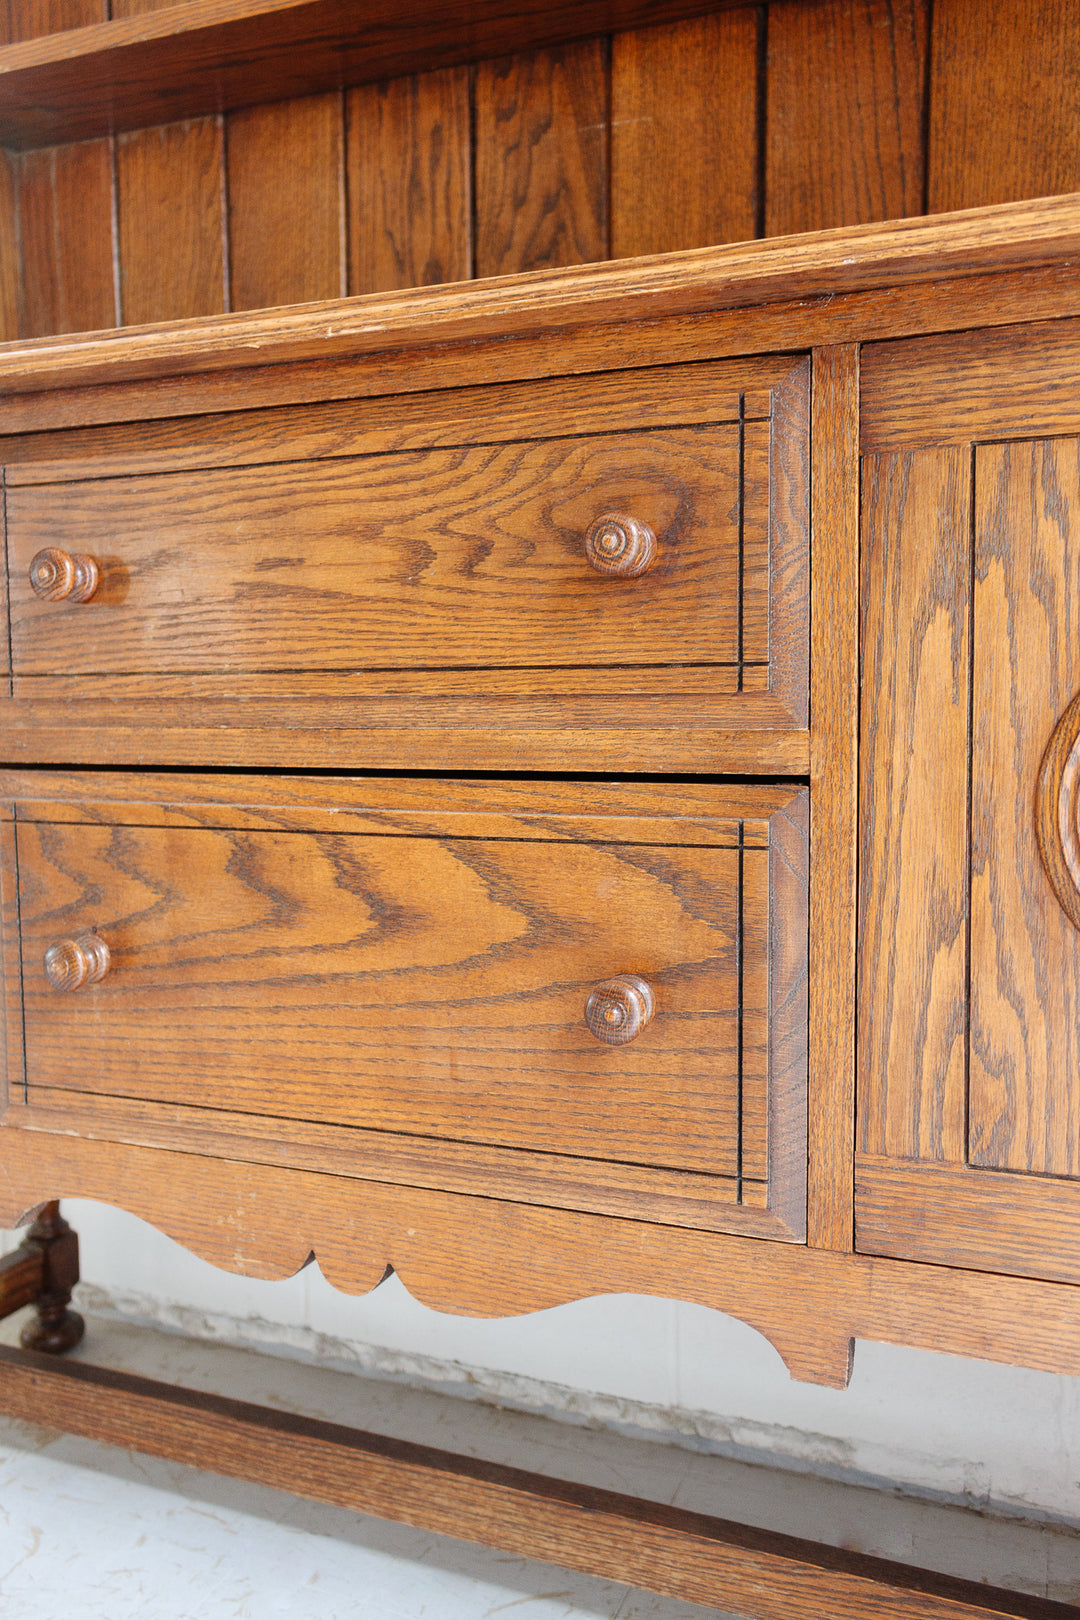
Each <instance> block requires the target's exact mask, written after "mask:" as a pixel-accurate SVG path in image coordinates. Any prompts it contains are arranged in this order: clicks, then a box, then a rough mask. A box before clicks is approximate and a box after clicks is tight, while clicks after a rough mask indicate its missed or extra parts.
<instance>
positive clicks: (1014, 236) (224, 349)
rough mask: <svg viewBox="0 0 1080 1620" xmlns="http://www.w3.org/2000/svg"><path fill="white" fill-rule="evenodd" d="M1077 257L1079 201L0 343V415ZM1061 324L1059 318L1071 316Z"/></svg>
mask: <svg viewBox="0 0 1080 1620" xmlns="http://www.w3.org/2000/svg"><path fill="white" fill-rule="evenodd" d="M1078 256H1080V193H1074V194H1069V195H1067V196H1061V197H1047V198H1043V199H1041V200H1040V201H1037V202H1020V203H998V204H995V205H994V206H993V207H990V208H971V209H967V210H966V211H964V212H963V213H957V214H936V215H930V216H928V217H918V218H914V219H902V220H894V221H889V222H886V223H885V224H881V225H854V226H846V227H844V228H843V229H840V230H832V231H814V232H808V233H806V234H804V235H801V236H787V237H774V238H772V240H770V241H765V242H740V243H736V244H735V245H733V246H729V247H715V248H694V249H691V250H689V251H687V252H685V253H664V254H657V255H655V256H654V257H651V258H642V259H622V260H609V261H607V262H605V263H601V264H591V265H583V266H573V267H570V268H566V269H560V270H537V271H532V272H530V273H528V274H525V275H519V276H498V277H492V278H491V279H489V280H479V281H463V282H456V283H453V284H449V285H444V286H436V287H416V288H411V289H408V290H405V291H402V292H390V293H370V294H366V295H365V296H363V297H358V298H340V299H331V300H328V301H326V302H323V303H313V304H294V305H287V306H285V307H283V308H280V309H262V310H247V311H237V312H236V313H234V314H229V315H209V316H202V317H200V318H199V319H197V320H190V321H163V322H160V323H158V324H156V325H152V326H129V327H122V328H119V329H116V330H111V331H102V332H76V333H73V334H71V335H68V336H57V337H41V338H31V339H26V340H17V341H15V342H10V343H0V394H2V395H3V396H4V399H5V409H6V408H7V407H10V406H11V405H12V404H13V403H14V396H16V395H20V394H34V395H39V396H40V394H41V393H42V392H43V391H46V390H51V389H70V388H75V387H92V386H95V385H97V384H101V383H114V384H115V383H145V382H148V381H150V380H153V379H165V378H179V377H185V376H194V377H202V378H203V379H204V382H205V379H206V377H207V375H208V374H209V373H214V372H225V371H231V372H244V371H246V370H248V369H250V368H252V367H265V366H271V365H276V366H283V365H287V364H293V365H295V364H297V363H300V364H303V363H313V364H322V365H325V364H327V363H328V362H332V361H356V360H358V359H359V358H360V357H362V356H372V357H379V358H381V359H382V360H384V361H388V360H389V358H390V357H391V356H392V355H393V354H394V353H395V352H398V351H401V350H415V349H417V348H418V347H419V346H427V347H429V348H434V347H438V348H439V349H440V350H441V349H443V348H444V347H445V346H447V345H466V344H467V345H475V344H477V343H480V342H487V341H490V340H492V339H495V340H506V339H509V338H519V339H526V338H529V337H531V336H539V335H542V334H551V335H555V334H558V333H560V332H565V331H566V330H568V329H570V328H581V327H589V328H592V329H596V330H599V329H600V328H602V327H604V326H606V325H609V324H612V323H617V322H626V321H635V322H644V321H656V320H662V319H664V318H670V317H680V316H681V317H694V316H701V315H706V314H710V313H718V312H721V311H739V310H744V309H748V308H751V307H757V306H760V305H764V304H775V305H778V306H779V305H782V304H786V306H787V307H789V308H795V309H796V311H797V313H798V316H799V319H800V320H801V322H802V325H803V326H806V323H807V321H808V318H809V316H810V313H811V308H812V303H813V302H814V301H817V300H823V301H825V305H826V308H827V307H828V302H829V301H830V300H834V299H836V298H838V297H840V296H843V295H844V294H847V293H851V292H852V291H853V290H854V289H860V290H861V291H862V292H866V291H867V290H881V291H885V290H891V291H893V292H898V291H899V290H901V289H903V288H917V287H918V286H920V285H923V284H928V283H932V284H933V285H934V286H936V287H939V288H940V287H943V286H944V285H945V284H946V283H948V282H950V281H953V280H955V279H956V278H963V277H974V276H979V275H985V274H986V273H992V272H997V271H1002V270H1034V269H1039V268H1040V267H1045V268H1046V269H1047V270H1048V271H1049V272H1052V273H1054V274H1055V275H1056V276H1057V277H1058V278H1060V279H1062V280H1063V281H1064V282H1065V283H1068V282H1070V281H1072V280H1074V278H1073V275H1072V270H1071V266H1072V264H1073V263H1074V262H1075V261H1076V259H1077V257H1078ZM1064 312H1065V313H1072V309H1071V305H1070V307H1069V308H1068V309H1067V310H1065V311H1064ZM1000 318H1001V319H1008V318H1010V317H1009V316H1008V315H1007V313H1003V314H1001V316H1000ZM1011 318H1012V319H1017V318H1019V317H1017V316H1016V315H1015V314H1014V315H1013V316H1012V317H1011ZM1028 318H1030V319H1038V318H1040V317H1039V313H1038V312H1037V311H1035V312H1032V313H1030V314H1029V316H1028ZM1043 318H1045V316H1043ZM838 329H839V330H841V331H842V329H843V325H842V320H841V322H840V327H839V328H838ZM920 329H921V328H920ZM638 330H639V336H638V343H639V350H640V346H641V342H642V336H641V328H640V327H639V329H638ZM836 340H837V339H836V337H832V338H831V339H830V341H836ZM788 341H789V343H790V339H789V340H788ZM780 346H781V347H783V346H784V345H783V344H781V345H780ZM470 352H471V351H470ZM0 414H2V413H0ZM0 430H7V431H10V428H6V429H5V428H3V427H2V426H0Z"/></svg>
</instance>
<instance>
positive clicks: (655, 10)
mask: <svg viewBox="0 0 1080 1620" xmlns="http://www.w3.org/2000/svg"><path fill="white" fill-rule="evenodd" d="M736 3H737V0H547V3H545V0H471V4H470V5H468V6H462V5H460V4H456V3H454V0H364V3H363V4H362V5H361V4H357V0H187V3H186V4H184V5H177V6H169V7H168V8H166V9H165V10H162V11H152V12H146V13H143V14H141V15H138V16H134V17H123V18H118V19H116V20H115V21H112V22H104V23H95V24H93V25H92V26H91V27H89V28H75V29H71V30H69V31H67V32H66V33H61V34H48V35H45V36H43V37H42V38H40V39H33V40H26V41H24V42H23V43H21V44H18V45H8V46H5V47H3V48H0V145H4V146H8V147H15V148H26V147H35V146H49V145H52V144H55V143H59V142H62V141H77V140H87V139H90V138H91V137H93V136H99V135H108V134H111V133H113V132H114V131H117V130H124V129H138V128H141V127H142V126H144V125H148V124H164V123H170V122H173V121H174V120H177V119H181V118H196V117H201V116H203V115H205V114H207V113H217V112H224V111H227V110H228V109H230V108H233V107H243V106H250V105H252V104H254V103H256V102H265V101H284V100H286V99H287V98H290V97H293V96H303V95H309V94H314V93H315V92H317V91H322V90H333V89H337V88H340V87H341V86H343V85H350V84H362V83H364V82H366V81H370V80H374V79H389V78H396V77H398V76H399V75H402V74H407V73H416V72H422V71H424V70H425V69H429V68H435V67H447V66H451V65H454V64H457V63H462V62H470V61H478V60H482V59H483V58H485V57H494V56H500V55H502V54H504V53H507V52H510V51H517V50H528V49H538V48H542V47H544V46H548V45H556V44H559V43H560V42H563V41H567V40H572V39H583V38H586V37H588V36H589V35H591V34H604V33H612V32H617V31H619V30H622V29H626V28H639V27H642V26H646V25H648V24H650V23H664V22H672V21H675V20H677V19H680V18H684V17H690V16H698V15H701V14H702V13H704V12H707V11H716V10H718V9H719V10H723V9H725V8H726V7H727V6H731V5H734V4H736Z"/></svg>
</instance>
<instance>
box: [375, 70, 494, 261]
mask: <svg viewBox="0 0 1080 1620" xmlns="http://www.w3.org/2000/svg"><path fill="white" fill-rule="evenodd" d="M470 117H471V112H470V102H469V72H468V69H467V68H447V69H445V70H444V71H442V72H437V73H424V74H417V75H413V76H412V77H410V78H407V79H391V80H390V81H389V82H386V83H383V84H373V85H365V86H363V87H362V88H359V89H356V90H350V91H349V92H348V96H347V98H346V128H347V143H348V144H347V174H348V193H349V195H348V216H349V218H348V224H349V276H348V283H349V284H348V290H349V292H350V293H371V292H388V291H391V290H392V289H394V288H396V287H426V286H431V285H433V284H437V283H439V282H445V281H466V280H468V278H469V276H470V275H471V274H472V195H471V189H470V186H471V149H470Z"/></svg>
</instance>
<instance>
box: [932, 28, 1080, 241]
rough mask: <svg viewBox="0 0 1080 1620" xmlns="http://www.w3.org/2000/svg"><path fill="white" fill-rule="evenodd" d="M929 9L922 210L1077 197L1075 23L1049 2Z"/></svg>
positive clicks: (1079, 93) (1079, 36)
mask: <svg viewBox="0 0 1080 1620" xmlns="http://www.w3.org/2000/svg"><path fill="white" fill-rule="evenodd" d="M985 21H986V14H985V12H984V10H983V8H982V6H980V4H979V0H934V28H933V64H934V67H933V75H934V82H933V94H932V95H931V98H930V162H929V177H928V178H929V187H928V205H929V208H930V210H931V211H932V212H935V213H936V212H938V211H940V210H943V209H947V208H975V207H979V206H980V205H981V204H983V203H994V202H1006V201H1012V200H1013V199H1014V198H1019V197H1045V196H1049V195H1050V194H1051V193H1052V192H1061V191H1075V190H1076V189H1078V188H1080V132H1078V119H1080V17H1078V16H1077V13H1076V11H1075V9H1074V7H1072V6H1058V5H1054V4H1052V3H1049V0H1003V3H1000V4H998V5H995V7H994V26H993V28H991V29H987V28H986V26H985Z"/></svg>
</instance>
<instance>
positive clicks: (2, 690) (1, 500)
mask: <svg viewBox="0 0 1080 1620" xmlns="http://www.w3.org/2000/svg"><path fill="white" fill-rule="evenodd" d="M6 472H7V469H6V468H5V467H0V541H2V542H3V553H2V555H3V566H2V567H0V574H2V575H3V580H2V581H0V624H9V623H10V621H9V619H8V591H7V573H8V555H7V485H6V478H5V474H6ZM6 639H7V645H6V646H5V645H4V640H5V638H4V637H3V636H2V635H0V694H2V695H3V696H4V697H10V696H11V637H10V634H9V635H8V637H7V638H6Z"/></svg>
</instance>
